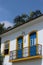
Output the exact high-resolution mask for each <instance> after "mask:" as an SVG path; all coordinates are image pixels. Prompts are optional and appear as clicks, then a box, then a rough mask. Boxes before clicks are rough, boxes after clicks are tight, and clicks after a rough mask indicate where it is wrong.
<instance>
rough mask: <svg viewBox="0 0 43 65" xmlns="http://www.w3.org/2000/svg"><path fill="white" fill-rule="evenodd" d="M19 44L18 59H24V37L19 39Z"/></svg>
mask: <svg viewBox="0 0 43 65" xmlns="http://www.w3.org/2000/svg"><path fill="white" fill-rule="evenodd" d="M17 42H18V51H17V53H18V54H17V57H18V58H22V48H23V37H19V38H18V39H17Z"/></svg>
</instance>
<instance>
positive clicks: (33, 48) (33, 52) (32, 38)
mask: <svg viewBox="0 0 43 65" xmlns="http://www.w3.org/2000/svg"><path fill="white" fill-rule="evenodd" d="M35 55H36V32H34V33H32V34H30V56H35Z"/></svg>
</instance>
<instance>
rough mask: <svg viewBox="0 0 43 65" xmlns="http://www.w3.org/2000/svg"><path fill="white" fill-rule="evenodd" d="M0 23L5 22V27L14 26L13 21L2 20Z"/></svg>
mask: <svg viewBox="0 0 43 65" xmlns="http://www.w3.org/2000/svg"><path fill="white" fill-rule="evenodd" d="M0 23H4V24H5V25H4V27H6V28H7V27H9V26H13V23H11V22H9V21H1V22H0Z"/></svg>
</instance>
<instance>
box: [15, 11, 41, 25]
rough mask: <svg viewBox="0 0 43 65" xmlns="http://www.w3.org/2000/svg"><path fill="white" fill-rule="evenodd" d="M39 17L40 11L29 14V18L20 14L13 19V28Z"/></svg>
mask: <svg viewBox="0 0 43 65" xmlns="http://www.w3.org/2000/svg"><path fill="white" fill-rule="evenodd" d="M40 15H42V13H41V11H40V10H36V11H35V12H34V11H32V12H31V13H30V16H29V15H27V14H22V15H21V16H20V15H19V16H17V17H15V19H14V23H15V26H18V25H20V24H22V23H25V22H27V21H29V20H31V19H34V18H36V17H38V16H40Z"/></svg>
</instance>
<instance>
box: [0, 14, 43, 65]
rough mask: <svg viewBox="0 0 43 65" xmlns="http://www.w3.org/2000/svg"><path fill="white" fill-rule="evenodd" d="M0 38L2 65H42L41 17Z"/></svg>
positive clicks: (42, 19) (42, 21)
mask: <svg viewBox="0 0 43 65" xmlns="http://www.w3.org/2000/svg"><path fill="white" fill-rule="evenodd" d="M0 37H1V54H2V55H3V56H4V60H3V65H43V15H42V16H39V17H37V18H35V19H33V20H31V21H29V22H27V23H25V24H22V25H20V26H18V27H14V28H12V29H10V30H8V31H6V32H4V33H3V34H1V35H0Z"/></svg>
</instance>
